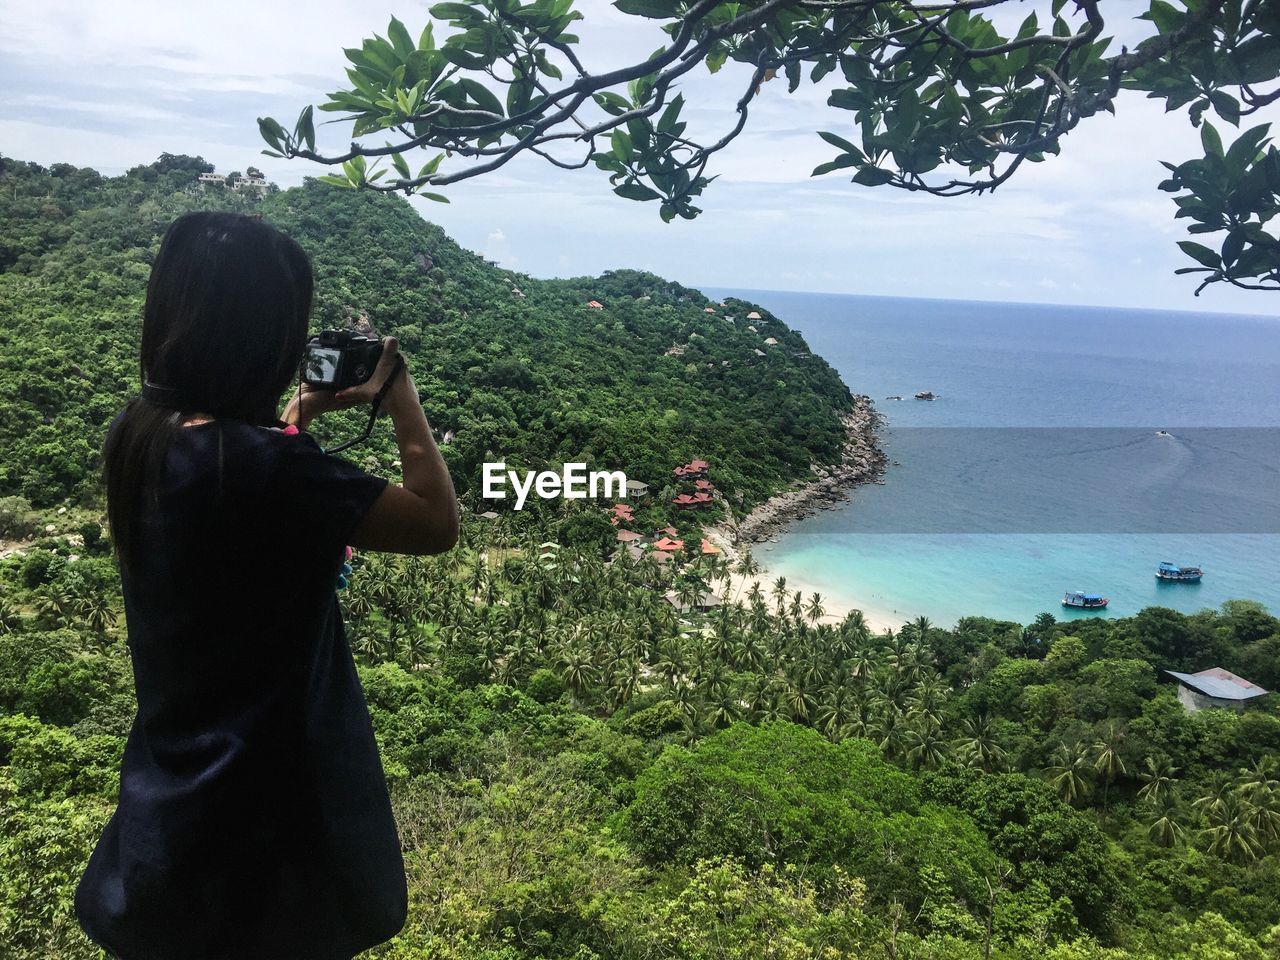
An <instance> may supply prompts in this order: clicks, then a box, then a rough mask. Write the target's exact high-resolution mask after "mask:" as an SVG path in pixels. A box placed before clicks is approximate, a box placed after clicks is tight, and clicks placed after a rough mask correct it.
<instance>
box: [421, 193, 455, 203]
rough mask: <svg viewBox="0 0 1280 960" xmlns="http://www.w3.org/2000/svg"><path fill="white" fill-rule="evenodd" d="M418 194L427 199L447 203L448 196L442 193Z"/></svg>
mask: <svg viewBox="0 0 1280 960" xmlns="http://www.w3.org/2000/svg"><path fill="white" fill-rule="evenodd" d="M418 196H420V197H426V198H427V199H428V200H434V201H435V202H436V203H448V202H449V198H448V197H446V196H445V195H444V194H443V193H419V194H418Z"/></svg>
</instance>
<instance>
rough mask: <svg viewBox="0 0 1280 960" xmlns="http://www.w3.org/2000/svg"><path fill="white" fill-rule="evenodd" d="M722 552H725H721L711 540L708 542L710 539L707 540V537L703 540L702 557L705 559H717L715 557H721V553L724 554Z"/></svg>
mask: <svg viewBox="0 0 1280 960" xmlns="http://www.w3.org/2000/svg"><path fill="white" fill-rule="evenodd" d="M722 552H723V551H721V549H720V548H719V547H717V546H716V545H715V544H714V543H712V542H711V541H710V540H708V539H706V538H705V537H703V539H702V555H703V556H704V557H715V556H719V555H720V553H722Z"/></svg>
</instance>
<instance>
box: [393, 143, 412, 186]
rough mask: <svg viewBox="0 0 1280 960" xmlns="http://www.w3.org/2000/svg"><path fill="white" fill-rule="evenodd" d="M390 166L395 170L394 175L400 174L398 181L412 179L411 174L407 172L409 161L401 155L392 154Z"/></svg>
mask: <svg viewBox="0 0 1280 960" xmlns="http://www.w3.org/2000/svg"><path fill="white" fill-rule="evenodd" d="M388 146H390V144H388ZM391 164H392V166H394V167H395V168H396V173H398V174H400V179H402V180H412V179H413V174H412V173H411V172H410V170H409V161H408V160H406V159H405V158H404V156H403V154H399V153H393V154H392V155H391Z"/></svg>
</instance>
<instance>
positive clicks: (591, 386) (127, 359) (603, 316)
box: [0, 156, 849, 507]
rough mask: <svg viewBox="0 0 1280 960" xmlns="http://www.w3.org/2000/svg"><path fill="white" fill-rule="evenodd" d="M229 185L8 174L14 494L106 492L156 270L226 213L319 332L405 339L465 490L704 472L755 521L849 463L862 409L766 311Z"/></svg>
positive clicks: (354, 203) (166, 168) (293, 194)
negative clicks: (200, 214)
mask: <svg viewBox="0 0 1280 960" xmlns="http://www.w3.org/2000/svg"><path fill="white" fill-rule="evenodd" d="M210 169H212V168H211V167H210V166H209V165H208V164H205V163H203V162H202V161H200V160H198V159H194V158H190V157H177V156H165V157H162V158H161V159H160V160H159V161H157V162H156V163H154V164H150V165H148V166H143V167H136V168H134V169H133V170H130V171H129V172H128V173H127V174H126V175H124V176H121V177H113V178H105V177H101V176H99V175H98V174H97V173H96V172H94V171H93V170H87V169H76V168H74V167H71V166H68V165H55V166H53V167H51V168H48V169H44V168H41V167H38V166H35V165H33V164H25V163H21V162H17V161H14V160H9V159H0V271H2V272H0V318H3V324H2V326H0V409H3V410H4V412H5V416H4V418H3V422H0V496H3V495H20V496H23V497H25V498H26V499H27V500H29V501H30V502H31V503H32V504H33V505H35V506H37V507H41V506H48V505H50V504H52V503H55V502H56V501H59V500H61V499H62V498H64V497H66V496H68V495H74V496H76V497H79V498H81V499H83V498H85V497H88V498H90V499H91V498H92V497H93V496H94V495H95V492H96V474H95V464H96V462H97V461H96V451H97V449H98V448H99V446H100V444H101V439H102V436H103V433H104V431H105V427H106V424H108V423H109V422H110V419H111V417H112V416H113V415H114V414H115V412H116V411H117V410H118V409H119V408H120V407H121V406H122V405H123V403H124V402H125V400H126V399H127V398H128V397H130V396H131V395H132V394H133V393H134V392H136V390H137V385H138V381H137V360H136V355H137V341H138V334H139V330H140V324H141V304H142V297H143V294H144V292H145V285H146V280H147V276H148V272H149V269H150V267H149V264H150V261H151V258H152V257H153V256H154V254H155V252H156V249H157V247H158V245H159V240H160V236H161V234H162V233H163V231H164V229H165V228H166V227H167V226H168V224H169V223H170V222H171V221H172V220H173V218H174V217H176V216H178V215H179V214H181V213H183V212H185V211H187V210H194V209H208V208H214V209H241V210H246V211H249V212H253V213H260V214H261V215H262V216H263V217H264V218H265V219H267V220H269V221H270V222H272V223H274V224H276V225H277V226H279V227H281V228H283V229H284V230H286V231H287V232H288V233H290V234H291V235H292V236H294V237H295V238H296V239H297V240H298V241H299V242H300V243H301V244H302V245H303V247H305V248H306V249H307V251H308V252H309V253H310V254H311V255H312V257H313V259H314V262H315V267H316V274H317V285H318V289H317V300H316V309H315V318H316V319H315V326H316V329H319V328H320V327H322V326H341V325H346V324H349V323H350V322H352V321H353V320H359V319H367V320H368V321H369V322H370V323H372V325H373V326H374V328H375V329H376V330H377V331H378V332H379V333H380V334H383V335H385V334H394V335H395V336H397V337H398V338H399V340H400V343H401V344H402V347H403V349H404V351H405V353H406V354H407V355H408V356H409V358H410V363H411V368H412V371H413V374H414V377H415V379H416V381H417V383H418V386H419V389H420V390H421V391H422V392H423V394H424V396H425V402H426V406H427V412H428V414H429V416H430V417H431V420H432V423H433V425H434V426H435V427H437V429H439V430H440V431H442V432H444V431H452V433H453V436H454V439H453V441H452V442H451V443H450V444H448V446H447V448H446V456H447V458H448V459H449V462H450V466H451V467H452V468H453V470H454V474H455V480H456V482H457V484H458V486H459V489H460V491H461V492H463V493H464V494H465V493H466V492H467V491H468V490H470V489H471V488H472V487H473V486H474V485H475V484H476V483H477V481H478V478H479V464H480V463H481V462H483V461H485V460H497V459H504V460H506V461H508V463H510V464H512V465H513V466H514V465H520V466H525V467H534V466H541V465H543V464H548V463H552V464H554V463H559V462H562V461H565V460H571V461H586V462H588V463H590V464H593V465H594V466H596V467H600V468H608V469H621V470H624V471H625V472H626V473H627V475H628V476H629V477H633V478H635V479H639V480H642V481H645V482H649V483H653V484H655V485H657V486H659V487H660V486H661V485H662V484H664V483H665V481H666V480H667V479H669V478H670V476H671V469H672V467H674V466H675V465H677V464H679V463H684V462H686V461H688V460H690V459H692V458H693V457H701V458H703V459H705V460H708V461H711V462H712V463H714V464H715V466H716V474H717V481H718V485H719V487H720V488H721V489H722V490H725V491H730V492H731V494H732V496H733V498H734V502H735V503H736V502H737V498H739V497H740V498H742V502H745V503H747V504H750V503H752V502H756V501H758V500H759V499H761V498H762V497H763V496H764V495H765V494H767V493H768V492H770V491H771V490H773V489H776V488H777V487H778V486H780V485H781V484H782V483H783V482H785V481H787V480H790V479H793V478H796V477H801V476H805V475H807V474H808V473H809V466H810V464H811V463H814V462H817V463H830V462H833V461H835V460H837V459H838V458H839V445H840V441H841V439H842V432H841V426H840V423H839V413H840V412H841V411H842V410H845V409H847V408H848V406H849V391H848V390H847V389H846V388H845V386H844V385H843V384H842V383H841V381H840V378H839V377H838V376H837V375H836V373H835V372H834V371H833V370H832V369H831V368H830V367H829V366H828V365H827V363H826V362H825V361H823V360H822V359H821V358H820V357H816V356H813V355H812V354H810V352H809V351H808V348H807V346H806V345H805V343H804V341H803V339H802V338H801V337H800V336H799V334H797V333H794V332H792V331H790V330H789V329H787V328H786V327H785V325H784V324H783V323H781V322H779V321H777V320H776V319H773V318H770V317H769V315H768V314H767V312H764V311H762V313H763V314H764V319H762V320H760V321H749V320H747V319H746V314H747V313H748V312H750V311H751V310H752V309H753V307H752V306H751V305H748V304H739V303H734V304H732V305H731V306H729V307H727V308H721V307H719V306H718V305H717V304H712V303H711V302H710V301H709V300H707V298H706V297H704V296H703V295H702V294H700V293H698V292H697V291H694V290H689V289H686V288H684V287H682V286H680V285H679V284H676V283H671V282H668V281H664V280H662V279H660V278H658V277H655V276H652V275H650V274H643V273H639V272H636V271H618V272H614V273H610V274H606V275H605V276H603V277H599V278H581V279H579V280H570V281H554V282H547V281H539V280H534V279H532V278H529V277H526V276H523V275H519V274H514V273H512V272H510V271H507V270H502V269H499V268H498V267H495V266H493V265H491V264H488V263H486V262H485V261H484V260H482V259H481V258H480V257H479V256H477V255H475V254H473V253H470V252H468V251H466V250H463V249H462V248H460V247H459V246H457V244H455V243H454V242H453V241H452V240H450V239H449V238H448V237H446V236H445V234H444V233H443V231H441V230H440V229H439V228H438V227H436V226H434V225H432V224H430V223H428V222H426V221H425V220H423V219H422V218H421V217H420V216H418V214H417V213H416V212H415V211H414V209H413V208H412V207H411V206H410V205H409V203H408V202H407V201H405V200H403V199H400V198H396V197H391V196H374V195H370V194H368V193H359V192H356V191H350V190H342V189H338V188H335V187H331V186H328V185H324V184H320V183H318V182H315V181H309V182H308V183H307V185H306V186H303V187H301V188H296V189H292V190H286V191H280V192H273V193H271V194H269V195H267V196H265V197H263V198H261V199H257V198H251V197H246V196H242V195H241V194H238V193H235V192H232V191H230V190H228V189H226V188H224V187H220V186H213V187H202V186H201V185H200V184H198V183H197V180H196V178H197V176H198V175H199V173H200V172H202V171H204V170H210ZM592 300H594V301H596V302H597V303H600V304H601V308H600V309H594V308H591V307H588V306H587V304H588V302H589V301H592ZM713 306H714V308H715V309H714V312H712V313H708V312H706V309H707V308H708V307H713ZM729 317H732V318H733V319H732V320H730V319H727V318H729ZM749 326H755V327H756V328H757V329H756V330H755V331H752V330H749V329H748V327H749ZM771 338H772V339H774V340H776V341H777V344H776V345H769V344H766V343H765V341H766V340H768V339H771ZM757 350H759V351H760V354H763V355H760V354H757V352H756V351H757ZM358 420H359V417H358V415H356V414H351V415H350V418H349V419H348V420H347V421H346V422H345V423H343V424H339V425H332V424H330V428H331V429H332V430H334V431H335V432H338V433H341V432H342V431H343V430H347V431H348V432H354V430H355V429H356V424H357V422H358ZM393 450H394V446H393V445H392V444H391V441H390V438H389V437H388V436H386V434H385V433H383V434H381V435H380V440H378V441H376V442H375V443H373V444H372V445H371V446H369V447H366V448H362V451H361V453H362V455H370V456H374V457H378V458H381V459H382V461H383V466H384V467H385V465H386V463H387V462H389V460H390V459H391V454H392V451H393ZM19 464H20V465H21V469H20V470H17V469H15V467H16V465H19Z"/></svg>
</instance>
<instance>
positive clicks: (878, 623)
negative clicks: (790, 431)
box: [706, 395, 907, 633]
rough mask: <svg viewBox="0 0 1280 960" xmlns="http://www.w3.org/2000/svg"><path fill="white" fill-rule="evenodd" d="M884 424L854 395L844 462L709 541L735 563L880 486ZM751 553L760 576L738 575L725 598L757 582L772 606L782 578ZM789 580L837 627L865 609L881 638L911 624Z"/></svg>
mask: <svg viewBox="0 0 1280 960" xmlns="http://www.w3.org/2000/svg"><path fill="white" fill-rule="evenodd" d="M880 422H881V421H880V416H879V414H878V413H877V411H876V409H875V404H874V403H872V401H871V398H870V397H867V396H864V395H858V396H855V397H854V404H853V409H852V411H851V412H850V413H848V414H846V415H845V416H844V417H843V423H844V430H845V437H846V439H845V443H844V446H843V449H842V450H841V462H840V463H838V464H833V465H830V466H827V467H821V466H815V467H814V474H815V476H816V478H817V479H815V480H813V481H810V482H808V483H803V484H798V485H796V486H795V487H793V488H792V489H790V490H786V491H784V492H782V493H779V494H777V495H776V496H774V497H771V498H769V499H768V500H766V501H765V502H764V503H762V504H760V505H759V506H757V507H756V508H755V509H754V510H752V511H751V512H750V513H748V514H747V515H746V516H744V517H742V518H741V519H740V520H737V521H736V522H735V520H734V519H733V518H730V520H729V522H728V523H726V524H722V525H720V526H717V527H712V528H710V529H708V530H707V531H706V536H707V539H708V540H710V541H711V542H712V543H714V544H715V545H716V546H718V547H720V549H721V550H722V551H723V552H724V555H725V557H726V558H727V559H728V560H729V561H730V562H731V563H732V562H733V561H734V560H735V559H736V558H737V557H738V556H740V555H741V554H742V552H743V551H749V550H753V545H755V544H759V543H763V542H766V541H768V540H772V539H773V537H774V535H775V534H777V533H780V532H782V531H783V530H785V529H786V528H787V527H788V526H790V525H791V524H792V523H793V522H794V521H796V520H798V519H799V518H801V517H805V516H809V515H811V514H813V513H815V512H817V511H819V510H825V509H830V508H832V507H834V506H836V505H838V504H839V503H841V502H842V501H844V500H846V499H847V498H848V495H849V492H850V491H851V490H852V489H853V488H855V487H857V486H859V485H861V484H864V483H882V482H883V479H882V478H883V474H884V468H885V463H886V458H885V456H884V453H883V451H882V450H880V447H879V444H878V443H877V437H876V433H877V431H878V429H879V427H880ZM753 553H754V556H755V558H756V562H757V563H758V564H759V565H760V567H761V570H760V572H759V573H758V574H756V575H754V576H751V577H743V576H740V575H738V574H734V575H733V578H732V580H731V581H730V584H729V586H728V588H727V590H726V598H727V599H729V600H733V599H738V600H742V601H743V602H745V598H746V595H747V592H748V591H749V590H750V589H751V584H752V583H759V584H760V589H761V591H762V592H763V593H764V595H765V597H766V598H767V599H768V602H769V605H770V606H771V607H772V606H773V603H774V600H773V592H772V591H773V584H774V581H776V580H777V578H778V576H779V574H778V573H776V572H774V571H771V570H768V569H766V568H765V566H764V563H763V561H762V558H761V556H760V553H759V551H753ZM785 576H786V579H787V592H788V593H795V592H796V591H797V590H799V591H800V592H801V593H802V594H803V595H804V597H805V599H806V600H807V599H808V598H809V597H811V596H812V595H813V594H814V593H817V594H819V596H821V598H822V606H823V608H824V609H825V610H826V615H825V616H824V617H823V618H822V622H824V623H833V624H834V623H839V622H840V621H841V620H843V619H844V618H845V616H846V615H847V614H848V613H849V612H850V611H851V610H861V611H862V614H863V616H864V617H865V618H866V620H867V623H868V624H869V625H870V627H871V629H872V630H873V631H874V632H876V633H881V632H883V631H884V630H885V629H894V630H896V629H897V628H898V627H900V626H902V624H903V622H904V621H905V620H906V619H907V618H906V617H902V616H899V615H898V614H896V613H893V612H892V611H888V610H878V609H876V608H874V607H871V606H868V605H866V604H863V603H859V602H851V601H848V600H841V599H840V598H836V597H830V596H828V595H826V594H825V593H823V591H822V590H821V589H819V588H817V587H815V586H813V585H812V584H809V583H806V582H804V581H803V580H800V579H797V578H795V577H793V576H791V575H785ZM852 592H856V590H855V591H852Z"/></svg>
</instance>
